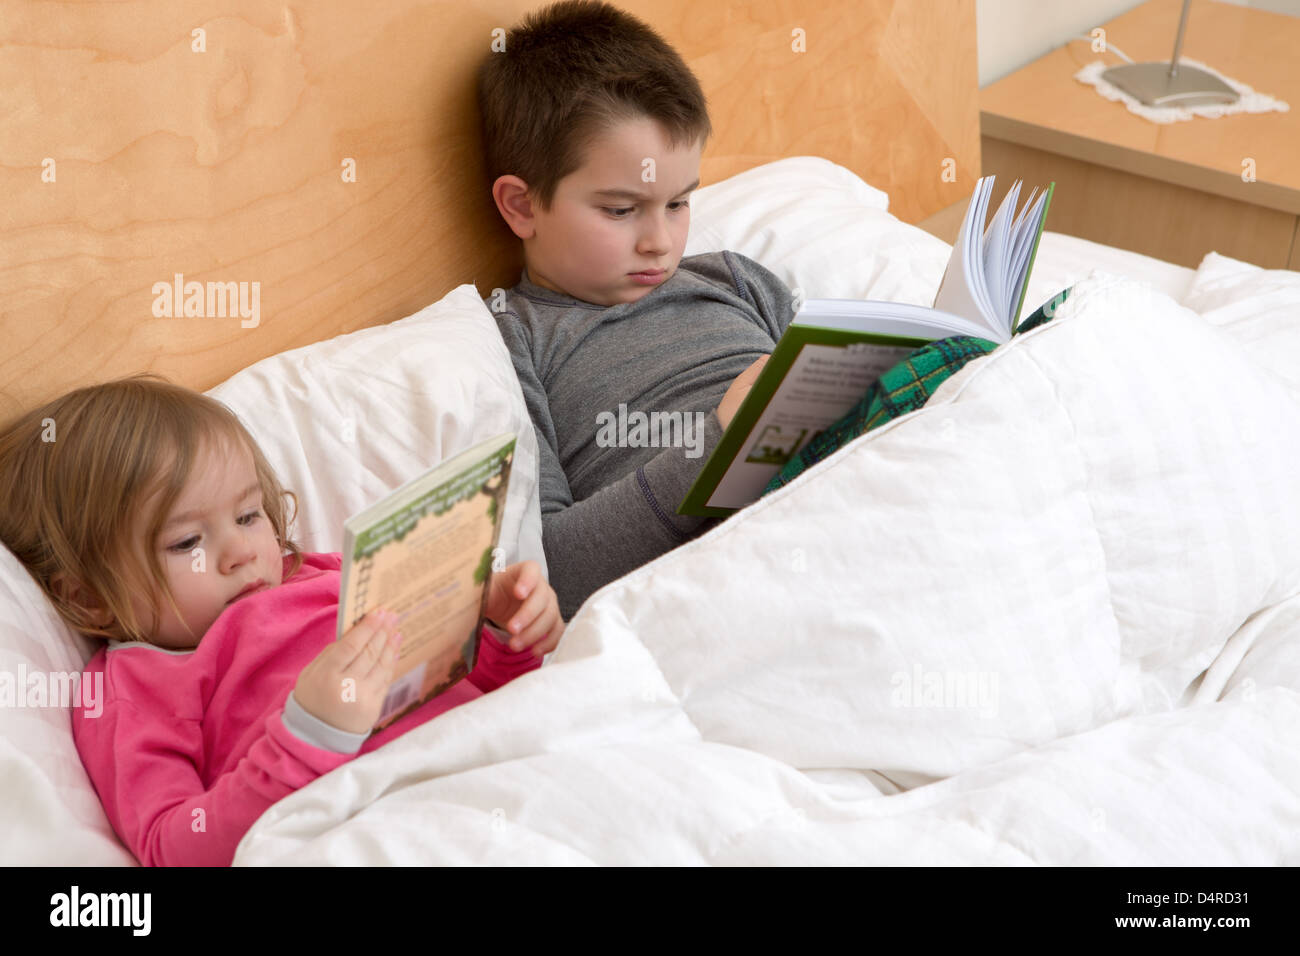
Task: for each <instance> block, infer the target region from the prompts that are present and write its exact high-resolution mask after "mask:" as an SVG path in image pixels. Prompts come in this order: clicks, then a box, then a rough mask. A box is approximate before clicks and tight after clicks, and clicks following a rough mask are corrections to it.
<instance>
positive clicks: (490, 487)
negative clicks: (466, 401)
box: [337, 433, 515, 730]
mask: <svg viewBox="0 0 1300 956" xmlns="http://www.w3.org/2000/svg"><path fill="white" fill-rule="evenodd" d="M514 448H515V435H514V434H513V433H506V434H503V435H498V436H497V437H495V438H491V439H489V440H487V441H485V442H481V443H479V444H477V445H475V446H474V447H473V448H469V449H466V450H465V451H463V452H461V453H460V454H458V455H456V456H454V457H452V458H449V459H447V460H446V461H445V462H443V463H442V464H440V465H438V466H437V467H436V468H433V469H432V470H430V471H428V472H426V473H425V474H423V475H421V476H420V477H418V478H416V479H414V480H412V481H409V482H407V483H406V484H404V485H402V486H401V487H400V488H398V489H396V490H395V491H393V492H392V493H391V494H389V495H388V496H387V497H386V498H384V499H383V500H382V501H379V502H378V503H376V504H374V505H371V506H370V507H369V508H366V509H365V510H364V511H362V512H361V513H359V514H357V515H354V516H353V517H351V518H349V519H348V520H347V521H346V522H345V523H344V525H343V572H342V578H341V579H340V582H339V616H338V634H337V636H338V637H339V638H342V637H343V635H344V634H346V633H347V632H348V631H349V630H351V628H352V627H353V625H355V624H356V623H357V622H358V621H359V620H361V618H363V617H364V616H365V615H366V613H367V612H368V611H370V610H372V609H374V608H376V607H383V608H386V609H387V610H389V611H392V612H393V613H394V614H397V615H398V616H399V618H400V620H399V624H398V627H399V628H400V630H401V632H402V646H401V649H400V653H399V655H398V659H397V665H396V668H395V670H394V673H393V682H392V684H391V685H390V687H389V690H388V696H387V697H386V698H385V700H384V706H383V710H382V712H381V713H380V715H379V720H378V721H377V722H376V723H375V726H374V730H379V729H381V728H383V727H385V726H387V725H388V724H390V723H392V722H393V721H394V720H396V719H397V718H398V717H400V716H402V715H403V714H405V713H407V712H408V711H410V710H413V709H414V708H416V707H419V706H420V705H421V704H423V703H424V702H425V701H427V700H429V699H431V698H433V697H436V696H438V695H439V694H441V693H442V692H443V691H445V690H447V689H448V688H449V687H451V686H452V685H453V684H455V683H456V682H458V681H459V680H461V678H463V677H465V676H466V675H467V674H468V673H469V672H470V671H471V670H473V669H474V662H475V660H476V658H477V656H478V645H479V634H480V632H481V627H482V625H483V623H484V622H483V615H484V609H485V608H486V606H487V597H488V586H489V584H490V583H491V579H492V572H493V570H499V568H494V567H493V555H494V552H495V551H496V547H497V540H498V538H499V536H500V531H501V515H502V512H503V511H504V510H505V503H506V491H507V488H508V485H509V481H510V463H511V459H512V457H513V455H514Z"/></svg>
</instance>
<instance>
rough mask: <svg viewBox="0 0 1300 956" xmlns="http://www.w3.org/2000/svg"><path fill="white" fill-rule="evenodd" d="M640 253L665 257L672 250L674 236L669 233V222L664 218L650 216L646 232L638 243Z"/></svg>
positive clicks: (647, 220)
mask: <svg viewBox="0 0 1300 956" xmlns="http://www.w3.org/2000/svg"><path fill="white" fill-rule="evenodd" d="M638 245H639V251H640V252H642V253H643V254H646V255H651V254H653V255H663V254H664V253H666V252H668V250H669V249H670V248H672V236H671V235H670V234H669V232H668V220H667V219H665V218H664V217H663V216H649V217H647V219H646V227H645V231H643V232H642V233H641V241H640V243H638Z"/></svg>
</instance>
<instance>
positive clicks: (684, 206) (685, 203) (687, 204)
mask: <svg viewBox="0 0 1300 956" xmlns="http://www.w3.org/2000/svg"><path fill="white" fill-rule="evenodd" d="M669 205H672V206H676V207H677V208H678V209H687V208H689V207H690V205H691V204H690V202H689V201H688V200H686V199H683V200H682V201H681V202H675V203H669Z"/></svg>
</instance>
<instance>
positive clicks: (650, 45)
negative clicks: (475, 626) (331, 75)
mask: <svg viewBox="0 0 1300 956" xmlns="http://www.w3.org/2000/svg"><path fill="white" fill-rule="evenodd" d="M478 94H479V107H480V110H481V114H482V119H483V137H484V148H485V152H486V158H487V167H488V173H489V177H490V179H491V180H492V183H493V186H492V196H493V199H494V200H495V201H496V205H497V209H498V210H499V211H500V213H501V215H502V216H503V217H504V218H505V220H506V222H507V223H508V224H509V226H510V228H511V229H512V230H513V231H514V233H515V235H517V236H518V237H519V238H520V239H521V240H523V244H524V270H523V273H522V275H521V276H520V280H519V283H518V284H517V285H516V286H514V287H513V288H512V289H510V290H508V291H506V292H505V294H504V296H501V295H494V296H491V297H489V298H488V299H486V300H485V302H486V303H487V304H488V306H489V308H491V309H492V310H493V312H494V313H495V314H496V318H497V325H498V328H499V329H500V331H501V335H502V338H503V339H504V340H505V343H506V346H507V347H508V348H509V350H510V354H511V356H512V358H513V361H514V365H515V370H516V372H517V373H518V376H519V381H520V384H521V386H522V388H523V393H524V397H525V399H526V401H527V403H528V409H529V413H530V415H531V417H532V420H533V424H534V426H535V428H536V430H537V439H538V447H539V453H540V464H539V472H540V497H541V509H542V540H543V546H544V548H545V551H546V560H547V565H548V572H549V577H550V580H551V584H552V586H553V587H554V588H555V591H556V593H557V595H558V597H559V604H560V613H561V615H562V616H563V617H564V618H565V619H568V618H570V617H571V616H572V615H573V613H574V612H575V611H577V609H578V607H579V606H580V605H581V604H582V603H583V601H585V600H586V598H587V597H588V596H589V595H591V594H592V592H594V591H595V590H597V589H598V588H600V587H602V586H603V585H605V584H607V583H608V582H610V581H612V580H614V579H615V578H617V577H620V576H622V575H624V574H626V573H628V572H630V571H632V570H634V569H635V568H638V567H640V566H641V565H643V564H645V563H646V562H648V561H651V560H653V559H654V558H656V557H658V556H659V555H661V554H663V553H665V552H666V551H669V550H671V549H672V548H674V547H676V546H677V545H679V544H681V543H683V542H685V541H687V540H690V539H691V538H693V537H696V536H698V535H699V534H701V533H703V532H704V531H706V530H708V529H709V528H711V527H712V526H714V525H715V524H717V523H718V519H707V518H692V517H685V516H682V515H679V514H677V506H678V505H679V504H680V503H681V501H682V499H683V498H684V497H685V495H686V492H687V491H688V489H689V488H690V486H691V484H692V483H693V482H694V481H695V478H696V476H697V475H698V474H699V471H700V469H701V468H702V467H703V465H704V462H705V461H706V460H707V459H708V456H709V454H710V453H711V452H712V451H713V449H714V447H715V446H716V445H717V443H718V439H719V438H720V437H721V435H722V431H723V429H724V428H725V427H726V425H727V423H728V422H729V421H730V420H731V417H732V416H733V415H734V414H735V411H736V409H737V408H738V407H739V405H740V402H741V400H742V399H743V398H744V396H745V394H746V393H747V392H748V390H749V386H750V385H751V384H752V383H753V380H754V378H755V377H756V376H757V373H758V370H759V369H760V368H761V366H762V363H763V362H764V361H766V359H767V356H768V355H769V354H770V353H771V351H772V349H773V348H774V347H775V345H776V341H777V340H778V339H779V338H780V337H781V335H782V333H783V332H784V331H785V329H786V327H787V326H788V325H789V323H790V319H791V318H792V316H793V314H794V307H793V296H792V294H791V292H790V290H789V289H788V288H786V286H785V285H784V284H783V283H782V282H781V281H780V280H779V279H778V278H777V277H776V276H775V275H773V274H772V273H771V272H769V271H768V270H767V269H765V268H763V266H761V265H759V264H758V263H757V262H754V261H752V260H750V259H747V258H746V257H744V256H742V255H739V254H737V253H733V252H720V253H710V254H706V255H699V256H692V257H690V258H688V259H683V258H682V251H683V249H684V248H685V245H686V233H687V227H688V226H689V223H690V210H689V196H690V194H691V192H692V191H693V190H694V189H695V188H696V187H697V186H698V185H699V179H700V175H699V169H700V155H701V153H702V151H703V148H704V144H705V141H706V140H707V139H708V137H709V135H710V134H711V132H712V129H711V126H710V124H709V118H708V113H707V110H706V106H705V101H704V94H703V92H702V91H701V89H700V86H699V83H698V82H697V81H696V79H695V77H694V76H693V75H692V73H691V71H690V70H689V68H687V66H686V64H685V63H684V62H683V61H682V59H681V57H679V56H678V55H677V53H676V52H675V51H674V50H673V49H672V48H671V47H670V46H669V45H668V44H667V43H665V42H664V41H663V40H662V39H661V38H660V37H659V36H658V35H657V34H655V33H654V32H653V31H652V30H651V29H650V28H649V27H647V26H646V25H645V24H643V23H641V22H640V21H639V20H637V19H635V18H633V17H631V16H629V15H627V14H625V13H623V12H622V11H620V10H618V9H616V8H614V7H611V6H609V5H607V4H604V3H599V2H591V0H569V2H564V3H559V4H556V5H554V6H551V7H548V8H546V9H544V10H542V11H539V12H536V13H534V14H533V15H531V16H530V17H527V18H525V20H524V21H523V22H522V23H521V24H520V25H519V26H517V27H515V28H514V29H512V30H511V31H510V32H509V33H508V34H507V36H506V40H505V49H504V51H501V52H494V53H491V54H489V56H488V59H487V60H486V61H485V63H484V64H483V67H482V69H481V70H480V73H479V88H478ZM637 412H640V413H643V414H644V415H645V421H647V422H649V424H650V426H651V427H650V428H649V429H646V428H644V427H643V428H640V429H637V428H636V427H635V423H636V421H637V418H638V416H637V415H636V413H637ZM674 413H675V414H674ZM615 422H619V423H621V424H622V427H618V428H616V427H615ZM665 423H670V424H667V425H666V424H665ZM656 424H658V426H659V427H657V428H656V427H654V426H655V425H656ZM628 425H633V427H628ZM679 426H680V427H679Z"/></svg>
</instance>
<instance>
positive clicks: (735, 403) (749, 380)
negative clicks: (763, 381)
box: [718, 355, 772, 429]
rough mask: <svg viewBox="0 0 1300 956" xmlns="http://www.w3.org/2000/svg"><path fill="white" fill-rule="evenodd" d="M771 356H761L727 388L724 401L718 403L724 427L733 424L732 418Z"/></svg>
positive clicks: (720, 419) (720, 420) (719, 419)
mask: <svg viewBox="0 0 1300 956" xmlns="http://www.w3.org/2000/svg"><path fill="white" fill-rule="evenodd" d="M771 357H772V356H770V355H762V356H759V358H758V359H757V360H756V361H755V362H754V364H753V365H751V366H750V367H749V368H747V369H745V370H744V371H743V372H741V373H740V374H739V375H737V376H736V378H735V380H734V381H733V382H732V383H731V386H730V387H729V388H728V389H727V394H725V395H723V396H722V401H721V402H719V403H718V421H719V422H721V423H722V427H723V428H724V429H725V428H726V427H727V426H728V425H730V424H731V419H732V418H734V417H735V415H736V412H737V411H738V410H739V408H740V403H741V402H743V401H744V400H745V396H746V395H748V394H749V390H750V389H751V388H753V387H754V379H756V378H758V373H759V372H761V371H762V370H763V366H764V365H765V364H767V360H768V359H770V358H771Z"/></svg>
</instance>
